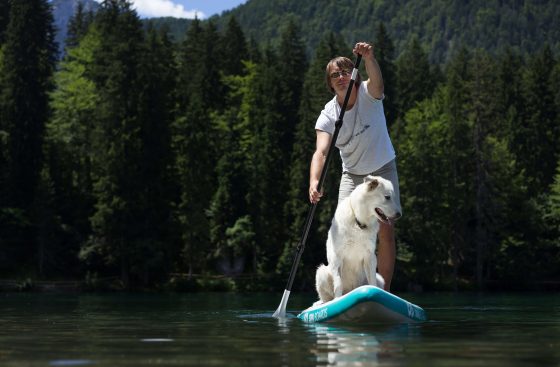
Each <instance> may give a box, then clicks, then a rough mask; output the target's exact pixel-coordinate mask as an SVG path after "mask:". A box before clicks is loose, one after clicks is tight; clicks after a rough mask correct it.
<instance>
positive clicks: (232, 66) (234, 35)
mask: <svg viewBox="0 0 560 367" xmlns="http://www.w3.org/2000/svg"><path fill="white" fill-rule="evenodd" d="M221 41H222V47H221V55H222V57H221V59H220V62H221V64H222V70H223V72H224V74H225V75H241V74H242V73H243V69H244V66H243V60H247V59H249V58H248V50H249V49H248V46H247V40H246V39H245V35H244V34H243V30H242V29H241V26H240V25H239V23H238V22H237V20H236V19H235V17H234V16H232V17H230V18H229V21H228V23H227V26H226V29H225V32H224V35H223V37H221Z"/></svg>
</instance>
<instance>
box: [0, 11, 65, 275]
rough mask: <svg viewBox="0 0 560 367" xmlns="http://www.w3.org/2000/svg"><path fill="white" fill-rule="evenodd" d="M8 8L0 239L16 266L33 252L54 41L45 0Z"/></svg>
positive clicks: (0, 111)
mask: <svg viewBox="0 0 560 367" xmlns="http://www.w3.org/2000/svg"><path fill="white" fill-rule="evenodd" d="M9 8H10V13H9V23H8V24H7V27H6V29H5V32H4V36H3V37H4V40H5V41H4V44H3V46H2V55H1V56H2V57H1V60H0V62H1V64H0V164H1V166H0V171H2V178H1V179H0V180H1V181H3V182H2V187H1V188H0V231H1V234H0V237H2V238H6V239H7V240H6V243H7V244H8V245H7V247H9V246H12V245H13V246H14V247H13V250H14V253H12V255H9V257H8V258H10V259H11V260H10V264H18V256H21V255H23V258H20V259H19V260H20V261H21V262H19V264H22V263H30V262H31V261H33V260H34V259H36V253H37V251H36V248H35V246H36V244H37V239H36V237H35V236H36V233H35V229H36V228H35V227H36V225H37V221H38V220H39V219H38V218H37V217H36V213H34V207H35V206H36V205H38V202H37V190H38V186H39V182H40V172H41V167H42V164H43V162H42V160H43V154H42V149H43V138H44V130H45V124H46V122H47V120H48V116H49V106H48V92H49V90H50V89H51V88H52V82H51V78H52V74H53V71H54V64H55V60H56V44H55V42H54V26H53V18H52V14H51V9H50V4H49V3H48V2H47V1H46V0H30V1H14V2H10V4H9ZM3 10H6V5H4V6H3ZM4 22H5V19H4ZM24 228H25V230H24ZM6 251H11V250H9V249H7V248H6ZM15 253H17V256H13V255H14V254H15ZM2 265H9V264H2Z"/></svg>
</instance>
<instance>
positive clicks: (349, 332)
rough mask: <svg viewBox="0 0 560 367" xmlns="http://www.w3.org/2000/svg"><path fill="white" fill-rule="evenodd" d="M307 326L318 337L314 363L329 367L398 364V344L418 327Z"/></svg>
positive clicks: (411, 335)
mask: <svg viewBox="0 0 560 367" xmlns="http://www.w3.org/2000/svg"><path fill="white" fill-rule="evenodd" d="M306 326H307V328H308V329H309V332H310V333H312V334H314V335H315V336H316V337H317V343H316V345H315V347H314V348H313V349H312V352H313V353H314V354H315V355H316V358H317V364H318V365H328V366H377V365H380V364H381V363H382V362H383V361H387V360H393V361H397V360H399V358H402V356H403V350H404V347H403V345H402V343H401V341H403V340H410V338H413V337H416V336H417V334H418V328H417V327H415V326H413V325H408V324H401V325H384V326H379V325H377V326H374V325H369V326H368V325H360V326H358V327H350V326H348V327H346V328H344V327H340V326H334V325H330V324H309V325H306ZM360 329H361V330H360ZM364 330H368V331H364Z"/></svg>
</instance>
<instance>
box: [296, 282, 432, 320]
mask: <svg viewBox="0 0 560 367" xmlns="http://www.w3.org/2000/svg"><path fill="white" fill-rule="evenodd" d="M297 317H298V318H299V319H301V320H302V321H304V322H306V323H316V322H341V321H351V322H355V321H359V322H379V323H403V322H404V323H406V322H421V321H426V313H425V312H424V310H423V309H422V308H421V307H419V306H417V305H415V304H412V303H410V302H408V301H406V300H404V299H402V298H400V297H397V296H395V295H394V294H391V293H389V292H386V291H384V290H383V289H381V288H378V287H375V286H371V285H364V286H361V287H358V288H356V289H354V290H353V291H351V292H348V293H347V294H345V295H343V296H342V297H339V298H336V299H334V300H332V301H329V302H327V303H323V304H320V305H314V306H311V307H309V308H308V309H306V310H304V311H302V312H301V313H300V314H299V315H298V316H297Z"/></svg>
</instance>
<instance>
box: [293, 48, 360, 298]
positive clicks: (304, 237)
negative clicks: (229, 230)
mask: <svg viewBox="0 0 560 367" xmlns="http://www.w3.org/2000/svg"><path fill="white" fill-rule="evenodd" d="M361 61H362V55H358V56H357V58H356V65H355V66H354V70H352V79H351V80H350V84H348V89H347V91H346V96H345V97H344V103H343V104H342V108H341V110H340V115H339V116H338V119H337V120H336V123H335V130H334V134H333V136H332V139H331V142H330V145H329V150H328V152H327V158H326V159H325V164H324V165H323V169H322V170H321V176H320V178H319V183H318V185H317V190H318V191H319V192H321V190H322V188H323V183H324V182H325V178H326V176H327V170H328V167H329V162H330V160H331V156H332V154H333V152H334V150H335V149H334V148H335V143H336V139H337V138H338V133H339V132H340V128H341V127H342V122H343V119H344V113H345V112H346V106H347V105H348V100H349V99H350V94H351V93H352V88H353V87H354V83H355V82H356V77H357V75H358V67H359V66H360V62H361ZM317 204H318V202H316V203H311V204H310V206H309V211H308V212H307V218H306V219H305V225H304V227H303V233H302V235H301V239H300V241H299V244H298V246H297V249H296V253H295V255H294V261H293V263H292V269H291V270H290V276H289V277H288V283H287V285H286V292H288V294H289V292H291V290H292V285H293V283H294V278H295V276H296V272H297V267H298V265H299V261H300V259H301V255H302V254H303V251H304V250H305V243H306V242H307V236H308V235H309V229H310V228H311V223H312V222H313V216H314V215H315V210H316V209H317Z"/></svg>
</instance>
